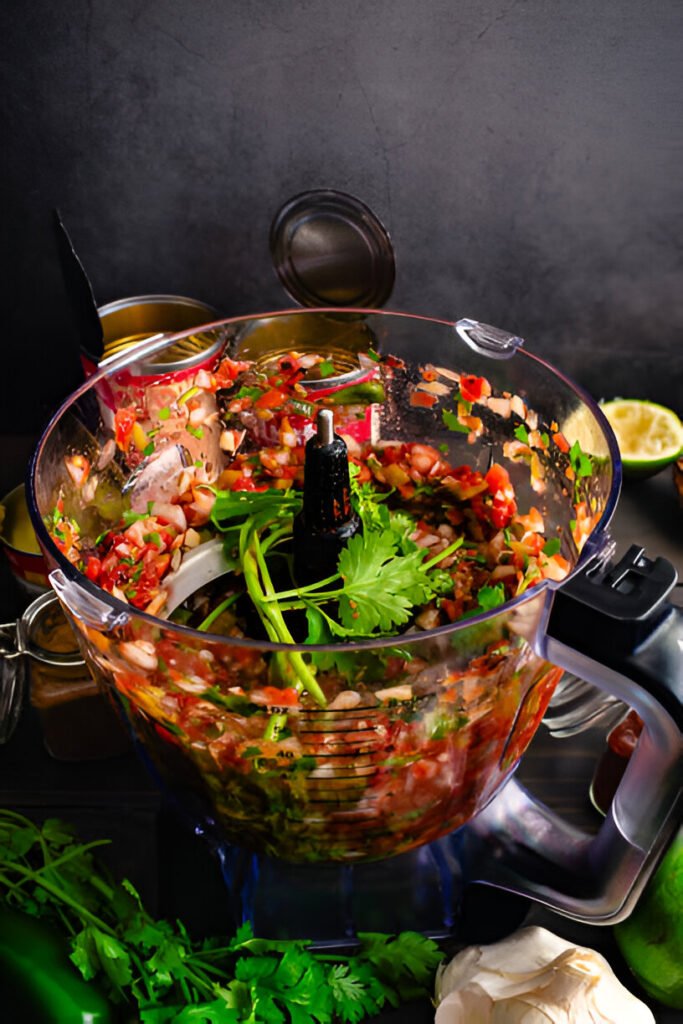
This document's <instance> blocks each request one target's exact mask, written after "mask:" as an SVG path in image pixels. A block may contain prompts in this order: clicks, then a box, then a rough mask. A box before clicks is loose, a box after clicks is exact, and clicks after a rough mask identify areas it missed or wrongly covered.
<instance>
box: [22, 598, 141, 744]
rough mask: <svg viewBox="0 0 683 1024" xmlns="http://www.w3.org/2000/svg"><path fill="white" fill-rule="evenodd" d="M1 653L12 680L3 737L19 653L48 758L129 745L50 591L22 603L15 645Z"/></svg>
mask: <svg viewBox="0 0 683 1024" xmlns="http://www.w3.org/2000/svg"><path fill="white" fill-rule="evenodd" d="M6 636H7V634H6V633H5V637H6ZM3 654H4V668H5V671H4V677H5V682H9V681H10V680H11V681H12V683H13V685H12V688H11V692H12V695H13V699H12V701H11V702H10V703H11V705H12V706H11V709H10V708H9V707H8V708H7V709H6V710H7V720H8V726H9V725H11V728H8V730H7V735H6V736H5V737H4V739H5V741H6V740H7V739H9V736H10V735H11V732H12V730H13V728H14V726H15V725H16V722H17V720H18V717H19V713H20V708H21V702H22V696H23V689H24V686H23V677H24V674H25V657H22V655H24V656H27V657H28V658H29V659H30V672H29V681H30V700H31V704H32V705H33V707H34V708H35V709H36V712H37V714H38V718H39V720H40V724H41V728H42V732H43V739H44V743H45V747H46V749H47V751H48V753H49V754H50V756H51V757H54V758H56V759H57V760H59V761H91V760H96V759H101V758H105V757H112V756H114V755H116V754H122V753H124V752H125V751H126V750H128V749H129V746H130V741H129V740H128V737H127V734H126V732H125V731H124V729H123V727H122V726H121V724H120V722H119V719H118V716H117V714H116V711H115V710H114V708H113V707H112V706H111V704H110V703H109V701H108V700H107V697H106V696H105V695H104V693H103V692H102V690H101V689H100V688H99V687H98V685H97V683H96V682H95V680H94V679H93V677H92V676H91V674H90V671H89V670H88V668H87V666H86V663H85V661H84V660H83V658H82V656H81V652H80V650H79V648H78V643H77V641H76V637H75V635H74V631H73V629H72V628H71V626H70V625H69V622H68V620H67V619H66V617H65V616H64V613H63V612H62V609H61V606H60V604H59V601H58V599H57V596H56V595H55V594H54V593H47V594H43V595H41V596H40V597H39V598H37V599H36V600H35V601H33V602H32V603H31V604H30V605H29V606H28V608H27V609H26V611H25V612H24V613H23V615H22V616H21V618H20V619H19V621H18V622H17V624H16V643H15V649H14V650H13V651H11V652H8V651H5V650H3ZM8 692H9V689H8Z"/></svg>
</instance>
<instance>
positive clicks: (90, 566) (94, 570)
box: [85, 555, 102, 583]
mask: <svg viewBox="0 0 683 1024" xmlns="http://www.w3.org/2000/svg"><path fill="white" fill-rule="evenodd" d="M101 570H102V562H101V561H100V559H99V558H96V557H95V555H90V557H89V558H88V560H87V562H86V563H85V575H86V576H87V577H88V579H89V580H92V582H93V583H97V580H98V577H99V575H100V572H101Z"/></svg>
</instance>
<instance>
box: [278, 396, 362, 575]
mask: <svg viewBox="0 0 683 1024" xmlns="http://www.w3.org/2000/svg"><path fill="white" fill-rule="evenodd" d="M316 428H317V433H316V434H315V435H314V436H313V437H312V438H311V439H310V440H309V441H308V443H307V444H306V464H305V472H304V494H303V501H304V504H303V509H302V511H301V512H300V513H299V515H298V516H297V517H296V519H295V521H294V575H295V577H296V580H297V582H298V583H299V584H300V585H305V584H307V583H313V582H315V581H316V580H320V579H324V578H325V577H327V576H332V575H333V574H334V573H335V572H336V569H337V559H338V557H339V552H340V551H341V549H342V547H343V546H344V544H345V543H346V541H347V540H348V539H349V538H350V537H352V536H353V534H354V533H356V531H357V530H358V527H359V525H360V523H359V520H358V516H357V515H356V514H355V512H354V511H353V509H352V507H351V485H350V481H349V457H348V452H347V450H346V445H345V443H344V441H343V440H342V438H341V437H339V435H338V434H335V432H334V418H333V414H332V411H331V410H330V409H321V410H320V411H319V412H318V416H317V418H316Z"/></svg>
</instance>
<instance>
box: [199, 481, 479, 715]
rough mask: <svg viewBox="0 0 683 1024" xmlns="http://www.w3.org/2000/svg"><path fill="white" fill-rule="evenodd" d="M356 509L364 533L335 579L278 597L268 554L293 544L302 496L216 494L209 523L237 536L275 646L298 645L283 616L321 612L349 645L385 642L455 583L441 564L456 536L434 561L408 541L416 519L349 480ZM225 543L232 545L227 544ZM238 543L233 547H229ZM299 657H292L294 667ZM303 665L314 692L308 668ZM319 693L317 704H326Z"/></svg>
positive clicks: (342, 561)
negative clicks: (376, 638)
mask: <svg viewBox="0 0 683 1024" xmlns="http://www.w3.org/2000/svg"><path fill="white" fill-rule="evenodd" d="M351 487H352V494H353V499H352V500H353V505H354V508H355V509H356V511H357V512H358V514H359V516H360V518H361V522H362V527H363V529H362V532H361V533H358V534H356V535H355V536H354V537H352V538H351V539H350V540H349V541H348V543H347V545H346V546H345V547H344V548H343V549H342V551H341V553H340V555H339V561H338V565H337V573H335V574H334V575H333V576H329V577H328V578H326V579H323V580H319V581H317V582H315V583H312V584H309V585H307V586H294V587H292V588H291V589H289V590H280V591H276V590H275V588H274V586H273V583H272V578H271V573H270V568H269V564H268V554H269V552H270V551H272V550H273V548H275V547H277V546H279V545H281V544H282V543H283V542H285V541H289V540H291V537H292V529H293V528H292V524H293V517H294V515H295V514H296V513H297V512H298V511H299V509H300V508H301V498H300V497H298V496H297V495H296V494H292V493H290V492H289V491H278V490H275V489H271V490H267V491H261V492H244V491H239V492H234V491H228V492H219V493H218V494H217V497H216V503H215V505H214V509H213V513H212V519H213V521H214V523H215V525H216V526H217V528H218V529H219V530H221V531H223V532H224V533H228V534H229V533H230V532H231V531H237V533H238V549H239V560H240V563H241V565H242V569H243V572H244V579H245V584H246V587H247V591H248V593H249V596H250V597H251V599H252V601H253V603H254V605H255V606H256V608H257V610H258V613H259V615H260V617H261V620H262V622H263V624H264V626H265V629H266V632H267V633H268V635H269V637H270V638H271V639H272V640H275V641H279V642H283V643H293V639H292V636H291V633H290V630H289V626H288V625H287V622H286V619H285V615H286V614H287V613H288V612H292V611H295V610H300V609H306V610H309V611H310V609H312V608H315V609H317V610H318V611H319V612H320V614H321V615H322V616H323V618H324V619H325V621H326V623H327V625H328V628H329V631H330V633H331V634H332V635H333V636H336V637H342V638H346V639H353V638H361V637H369V636H385V635H389V634H391V633H393V632H396V630H397V629H399V628H400V627H402V626H405V625H406V624H407V623H408V622H409V621H410V618H411V615H412V611H413V609H414V608H416V607H419V606H421V605H423V604H424V603H425V602H427V601H429V600H431V599H432V598H433V597H435V596H437V595H438V594H440V593H441V592H442V591H444V590H446V589H447V588H448V586H449V585H450V584H451V581H450V579H449V578H447V576H446V574H444V573H442V572H440V571H439V570H438V569H437V568H436V566H437V565H438V563H439V562H440V561H441V560H442V559H444V558H447V557H448V556H449V555H451V554H452V553H453V552H454V551H456V550H457V549H458V548H459V547H460V546H461V544H462V538H458V540H456V541H455V542H454V543H453V544H451V545H449V546H448V547H447V548H446V549H445V550H443V551H441V552H439V554H438V555H437V556H435V557H432V558H429V556H428V551H427V550H426V549H424V548H419V547H418V546H417V545H416V544H415V543H413V542H412V541H411V540H410V538H409V535H410V533H411V532H412V530H413V529H414V527H415V521H414V520H413V518H412V517H411V516H410V515H408V513H406V512H405V511H403V512H396V513H394V512H391V511H390V510H389V509H388V508H387V506H386V504H385V503H384V501H385V498H386V495H381V494H379V495H378V494H373V493H372V490H371V489H370V488H369V487H368V486H367V484H362V485H360V484H358V482H357V478H356V474H353V475H352V479H351ZM228 543H231V541H230V539H228ZM232 543H234V541H232ZM293 657H295V655H294V654H292V655H288V658H289V663H290V665H291V659H292V658H293ZM303 664H305V666H306V667H305V668H303V666H302V662H301V659H299V662H298V664H297V671H298V672H299V673H300V672H301V671H303V672H304V677H301V676H300V677H299V680H301V678H305V680H306V683H305V685H306V686H307V689H308V690H309V692H310V693H313V692H314V691H313V690H312V689H311V686H310V683H311V674H312V673H311V669H310V666H308V663H303ZM321 697H322V695H320V696H319V697H318V698H317V699H319V702H320V703H322V700H321V699H320V698H321Z"/></svg>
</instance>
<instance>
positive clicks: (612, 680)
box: [467, 546, 683, 924]
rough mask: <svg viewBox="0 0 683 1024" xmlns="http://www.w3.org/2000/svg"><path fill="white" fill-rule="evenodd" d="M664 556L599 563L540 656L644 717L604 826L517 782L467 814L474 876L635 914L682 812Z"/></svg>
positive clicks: (679, 646) (611, 916) (581, 912)
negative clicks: (573, 815)
mask: <svg viewBox="0 0 683 1024" xmlns="http://www.w3.org/2000/svg"><path fill="white" fill-rule="evenodd" d="M675 582H676V573H675V570H674V569H673V567H672V566H671V565H670V564H669V563H668V562H666V561H665V560H664V559H656V561H654V562H651V561H650V560H648V559H647V558H645V557H644V556H643V549H642V548H637V547H635V546H634V547H632V548H631V549H630V550H629V551H628V552H627V554H626V555H625V556H624V558H622V559H621V561H620V562H619V563H618V564H617V565H616V566H612V565H610V564H607V565H605V564H604V563H601V562H598V563H594V562H591V563H589V564H588V566H586V568H585V569H584V570H583V571H582V572H581V573H579V574H578V575H577V576H575V577H573V579H572V580H570V581H568V583H567V584H565V585H564V586H563V587H561V588H560V589H559V591H558V592H557V593H556V594H555V596H554V598H553V606H552V608H551V609H550V614H549V618H548V622H547V627H546V630H545V635H544V636H543V637H542V638H541V640H540V642H539V647H540V649H541V653H542V654H543V655H544V656H545V657H547V658H548V660H549V661H552V662H553V663H554V664H556V665H560V666H562V667H563V668H565V669H567V670H568V671H570V672H574V673H575V674H576V675H578V676H579V677H580V678H582V679H585V680H586V681H587V682H590V683H593V684H594V685H595V686H597V687H599V688H600V689H601V690H604V691H606V692H608V693H610V694H612V695H613V696H615V697H618V698H619V699H620V700H622V701H623V702H624V703H625V704H627V705H628V706H629V707H632V708H634V709H635V710H636V711H637V712H638V714H639V715H640V717H641V718H642V720H643V731H642V733H641V736H640V739H639V741H638V744H637V746H636V749H635V751H634V753H633V755H632V756H631V759H630V761H629V764H628V767H627V769H626V771H625V772H624V775H623V778H622V780H621V782H620V784H619V787H618V789H617V791H616V793H615V796H614V799H613V801H612V804H611V807H610V808H609V811H608V813H607V816H606V818H605V820H604V822H603V824H602V827H601V828H600V830H599V832H598V833H597V835H594V836H593V835H588V834H586V833H583V832H582V831H580V830H578V829H576V828H574V827H573V826H571V825H569V824H568V823H567V822H564V821H563V820H562V819H561V818H560V817H559V816H558V815H556V814H555V813H554V812H553V811H551V810H549V809H548V808H547V807H545V806H544V805H543V804H541V803H539V802H537V801H536V800H535V798H534V797H532V796H531V795H530V794H529V793H528V792H527V791H526V790H525V789H524V788H523V787H522V786H521V785H519V784H518V783H517V782H515V781H513V782H511V783H508V785H507V786H505V787H504V788H503V790H502V791H501V792H500V793H499V794H498V796H497V797H496V798H495V799H494V800H493V801H492V802H491V803H490V804H489V805H488V807H486V808H485V810H484V811H483V812H482V813H481V814H480V815H478V816H477V817H476V818H475V819H474V821H473V822H472V823H471V826H470V830H469V831H470V832H471V833H472V839H471V840H470V842H471V843H472V842H473V843H475V845H476V846H477V850H476V853H474V854H473V855H471V856H468V857H467V861H468V862H469V863H472V864H475V865H476V866H477V869H476V871H475V872H474V873H472V874H471V879H470V880H471V881H479V882H486V883H489V884H493V885H497V886H500V887H502V888H505V889H511V890H513V891H515V892H519V893H523V894H525V895H528V896H530V897H532V898H533V899H535V900H537V901H539V902H541V903H544V904H545V905H546V906H548V907H550V908H551V909H552V910H555V911H557V912H559V913H561V914H564V915H565V916H567V917H572V918H575V919H577V920H581V921H590V922H591V923H592V924H614V923H616V922H617V921H620V920H623V919H624V918H626V917H628V915H629V914H630V912H631V910H632V909H633V907H634V906H635V903H636V901H637V899H638V897H639V895H640V893H641V891H642V889H643V888H644V886H645V883H646V882H647V880H648V878H649V876H650V874H651V873H652V871H653V870H654V868H655V866H656V864H657V860H658V858H659V856H660V855H661V853H662V852H663V851H664V849H665V848H666V846H667V844H668V842H669V841H670V839H671V837H672V835H673V833H674V830H675V828H676V827H677V825H678V823H679V821H680V816H681V805H682V803H683V799H682V797H683V791H682V789H681V777H682V776H681V769H682V766H683V737H682V735H681V728H680V726H681V720H682V714H683V709H682V706H681V693H682V690H683V612H682V611H681V609H680V608H678V607H676V606H674V605H673V604H671V603H669V602H668V601H667V596H668V593H669V592H670V591H671V589H672V587H673V586H674V585H675Z"/></svg>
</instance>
